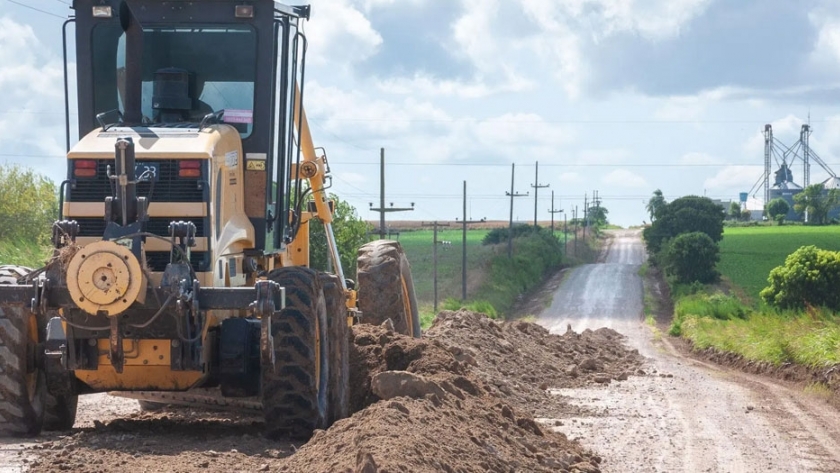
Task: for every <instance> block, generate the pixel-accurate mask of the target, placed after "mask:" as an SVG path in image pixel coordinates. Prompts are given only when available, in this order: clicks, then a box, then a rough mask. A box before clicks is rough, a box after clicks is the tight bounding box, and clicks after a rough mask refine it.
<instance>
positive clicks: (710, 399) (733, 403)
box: [539, 231, 840, 472]
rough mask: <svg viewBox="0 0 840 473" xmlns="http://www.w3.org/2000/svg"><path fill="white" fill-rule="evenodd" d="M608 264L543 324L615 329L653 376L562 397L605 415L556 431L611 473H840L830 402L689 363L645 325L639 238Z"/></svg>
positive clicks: (839, 426)
mask: <svg viewBox="0 0 840 473" xmlns="http://www.w3.org/2000/svg"><path fill="white" fill-rule="evenodd" d="M602 260H603V261H604V262H603V263H599V264H592V265H585V266H581V267H579V268H576V269H575V270H573V271H572V272H571V273H570V274H568V275H567V276H566V279H565V280H564V282H563V284H562V285H561V286H560V287H559V289H557V291H556V292H555V293H554V296H553V300H552V303H551V305H550V307H548V308H547V309H546V310H545V311H544V312H543V313H542V314H540V315H539V320H540V323H541V324H543V325H544V326H546V327H547V328H549V329H550V330H551V331H553V332H557V333H563V332H565V331H566V329H567V326H569V325H571V327H572V328H573V329H574V330H575V331H581V330H584V329H587V328H590V329H595V328H598V327H603V326H606V327H610V328H612V329H614V330H616V331H618V332H620V333H622V334H624V335H626V336H627V337H628V340H627V344H628V345H630V346H631V347H633V348H636V349H638V350H639V352H640V353H641V354H642V355H644V356H646V357H648V358H649V362H648V364H647V366H646V367H645V368H643V369H644V371H645V372H646V374H645V376H636V377H631V378H630V380H629V381H628V382H625V383H613V384H611V385H609V386H607V387H606V388H603V389H579V390H558V391H556V393H557V394H558V395H561V396H566V397H568V398H570V400H571V402H573V403H575V404H579V405H580V406H582V407H588V408H591V409H595V410H597V411H598V413H599V414H598V415H595V416H590V417H579V418H576V419H572V420H571V421H568V420H564V421H563V424H564V425H562V426H559V427H557V428H556V429H557V430H559V431H561V432H563V433H565V434H567V435H568V436H569V438H572V439H575V438H577V439H580V441H581V442H582V444H583V445H584V446H586V447H589V448H592V449H593V450H595V451H597V452H599V453H600V454H602V455H603V458H604V462H603V463H602V465H601V468H602V469H603V471H605V472H610V471H612V472H619V471H620V472H642V471H645V472H647V471H687V472H705V471H709V472H717V471H720V472H767V471H777V472H792V471H803V472H805V471H807V472H813V471H826V472H828V471H832V472H834V471H840V414H838V412H837V411H836V410H834V409H832V408H831V407H829V406H828V405H827V404H826V402H825V401H824V400H822V399H820V398H818V397H815V396H812V395H809V394H805V393H804V392H802V391H801V390H799V389H797V388H795V387H788V386H783V385H781V384H779V383H776V382H773V381H770V380H768V379H766V378H761V377H757V376H751V375H746V374H743V373H741V372H736V371H733V370H729V369H726V368H722V367H718V366H714V365H710V364H707V363H703V362H700V361H697V360H695V359H692V358H689V357H686V356H683V355H682V354H680V353H679V352H678V351H677V350H675V349H674V347H673V346H672V344H671V343H669V342H668V340H667V339H668V336H667V335H664V336H662V337H661V338H660V337H658V336H654V333H653V331H652V329H651V328H650V327H648V326H647V325H645V324H644V323H643V322H642V320H641V319H642V313H643V297H644V296H643V294H644V291H643V282H642V278H641V277H640V276H639V275H638V270H639V268H640V266H641V264H642V263H643V261H644V249H643V246H642V242H641V240H640V233H639V232H638V231H618V232H614V233H612V234H611V239H610V243H609V246H608V249H607V253H606V255H605V257H603V258H602Z"/></svg>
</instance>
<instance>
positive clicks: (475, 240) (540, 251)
mask: <svg viewBox="0 0 840 473" xmlns="http://www.w3.org/2000/svg"><path fill="white" fill-rule="evenodd" d="M599 209H600V210H599ZM591 210H592V211H593V221H591V222H590V224H591V226H590V227H588V228H587V230H586V232H585V233H586V237H585V238H584V228H583V225H584V222H582V221H578V222H575V221H571V222H568V224H567V225H566V228H567V230H568V234H564V232H563V228H562V227H563V226H562V224H561V225H560V226H556V227H555V231H554V233H553V234H552V232H551V230H550V229H548V228H543V227H536V228H535V227H534V226H533V225H517V226H514V228H513V258H508V254H507V241H508V228H507V227H500V228H493V229H486V228H485V229H481V230H478V229H476V230H468V232H467V243H466V244H467V298H466V299H465V300H462V298H461V296H462V293H461V284H462V282H461V258H462V250H463V247H462V245H461V238H462V230H461V229H460V228H458V227H457V226H456V229H452V227H443V228H444V229H438V241H439V242H443V241H446V242H448V243H447V244H446V245H438V248H437V255H438V262H437V272H438V310H457V309H460V308H466V309H469V310H472V311H475V312H480V313H483V314H486V315H487V316H488V317H491V318H504V317H509V316H510V315H511V309H512V308H513V306H514V305H515V304H516V303H517V301H519V300H520V299H521V298H522V297H523V296H524V295H526V294H528V293H529V292H531V291H533V290H534V289H535V288H536V287H537V286H539V285H540V284H542V283H543V282H544V281H545V280H546V278H547V277H549V276H551V275H552V274H554V273H555V272H556V271H558V270H559V269H561V268H563V267H568V266H574V265H577V264H581V263H585V262H591V261H594V259H595V258H596V257H597V254H598V250H599V247H600V245H599V241H600V240H599V238H596V236H597V235H600V234H601V230H602V228H603V227H605V226H607V225H608V223H607V222H606V215H607V213H608V212H607V209H605V208H603V207H600V208H597V207H593V208H592V209H591ZM575 231H577V235H578V238H577V240H575ZM399 240H400V243H401V244H402V245H403V248H405V250H406V254H407V255H408V258H409V261H410V262H411V269H412V274H413V276H414V287H415V290H416V292H417V298H418V301H419V305H420V320H421V326H422V327H424V328H425V327H428V326H429V325H431V323H432V321H433V320H434V318H435V316H436V315H437V314H436V313H435V311H434V286H433V281H434V277H433V275H434V264H433V263H434V261H433V257H432V254H433V247H432V240H433V234H432V230H431V229H429V230H415V231H403V232H401V233H400V235H399ZM564 247H565V249H564Z"/></svg>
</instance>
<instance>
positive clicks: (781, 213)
mask: <svg viewBox="0 0 840 473" xmlns="http://www.w3.org/2000/svg"><path fill="white" fill-rule="evenodd" d="M766 210H767V214H768V215H770V218H771V219H772V220H774V221H776V222H779V225H781V224H782V223H783V222H784V219H785V216H786V215H787V214H788V212H789V211H790V204H788V203H787V201H786V200H785V199H782V198H781V197H779V198H777V199H773V200H771V201H770V202H767V209H766Z"/></svg>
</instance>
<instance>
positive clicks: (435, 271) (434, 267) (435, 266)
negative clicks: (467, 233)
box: [420, 220, 449, 314]
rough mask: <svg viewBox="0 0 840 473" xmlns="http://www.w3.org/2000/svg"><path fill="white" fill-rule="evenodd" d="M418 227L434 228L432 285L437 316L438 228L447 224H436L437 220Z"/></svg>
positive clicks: (423, 223) (422, 223)
mask: <svg viewBox="0 0 840 473" xmlns="http://www.w3.org/2000/svg"><path fill="white" fill-rule="evenodd" d="M420 225H422V226H424V227H429V226H431V227H434V230H433V232H432V268H433V269H432V281H433V282H432V284H433V286H434V292H435V302H434V312H435V314H437V310H438V277H437V259H438V258H437V247H438V238H437V234H438V227H448V226H449V224H448V223H438V221H437V220H435V221H434V222H431V223H427V222H421V223H420Z"/></svg>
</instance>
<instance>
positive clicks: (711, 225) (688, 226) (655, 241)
mask: <svg viewBox="0 0 840 473" xmlns="http://www.w3.org/2000/svg"><path fill="white" fill-rule="evenodd" d="M725 217H726V214H725V213H724V211H723V207H721V206H719V205H717V204H715V203H714V202H712V200H711V199H708V198H706V197H697V196H687V197H680V198H679V199H676V200H675V201H673V202H671V203H669V204H665V205H664V206H663V207H661V208H660V209H658V210H657V214H656V220H655V221H654V222H653V224H651V226H649V227H647V228H645V230H644V233H643V236H644V239H645V244H646V245H647V250H648V254H651V255H655V254H657V253H659V252H660V250H662V248H663V246H664V243H665V242H666V241H668V240H671V239H673V238H675V237H676V236H677V235H680V234H683V233H691V232H703V233H705V234H706V235H707V236H708V237H709V238H711V239H712V241H714V242H718V241H720V240H721V239H722V238H723V221H724V220H725Z"/></svg>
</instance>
